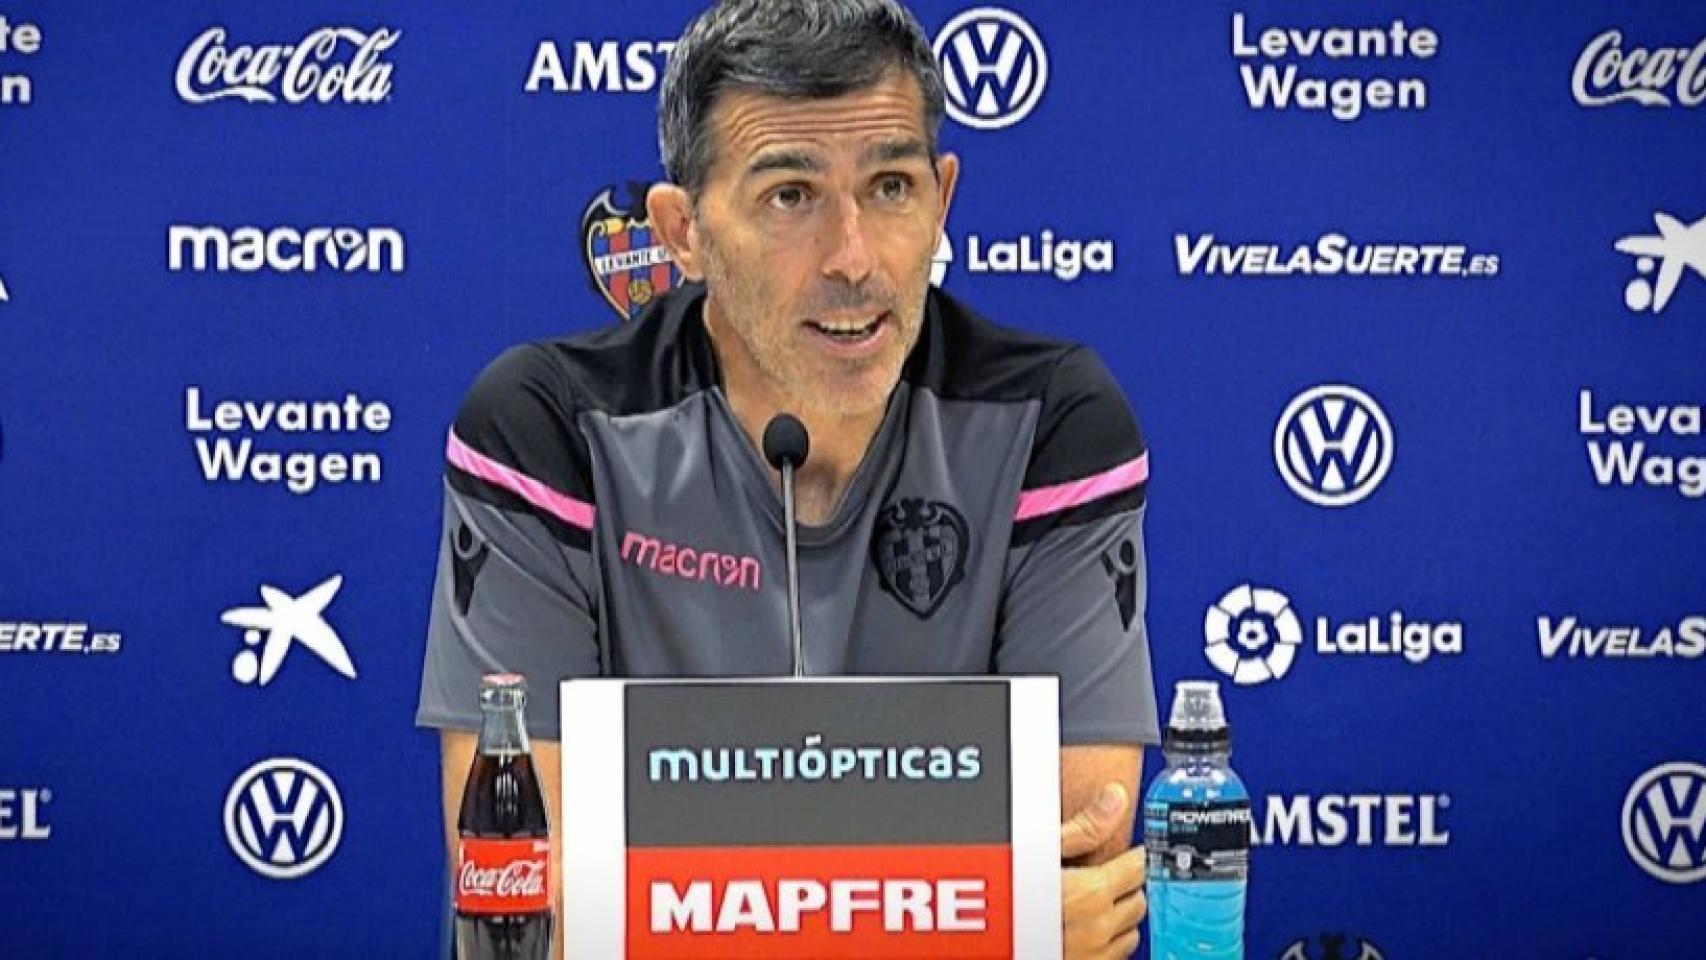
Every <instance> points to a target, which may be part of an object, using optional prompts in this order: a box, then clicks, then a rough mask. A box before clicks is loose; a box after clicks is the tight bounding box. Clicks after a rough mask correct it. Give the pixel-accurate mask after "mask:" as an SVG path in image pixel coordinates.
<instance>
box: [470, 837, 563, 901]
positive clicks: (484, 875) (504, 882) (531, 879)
mask: <svg viewBox="0 0 1706 960" xmlns="http://www.w3.org/2000/svg"><path fill="white" fill-rule="evenodd" d="M456 859H457V863H456V911H457V912H458V913H484V914H509V913H542V912H544V911H546V910H549V909H551V842H550V841H549V840H534V839H527V840H483V839H479V838H477V837H463V838H462V843H461V844H460V852H459V853H458V855H457V858H456Z"/></svg>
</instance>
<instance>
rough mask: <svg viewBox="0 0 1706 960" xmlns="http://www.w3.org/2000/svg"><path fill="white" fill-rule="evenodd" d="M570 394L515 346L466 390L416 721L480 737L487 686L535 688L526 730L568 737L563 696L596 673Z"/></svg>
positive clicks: (580, 455)
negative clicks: (517, 681)
mask: <svg viewBox="0 0 1706 960" xmlns="http://www.w3.org/2000/svg"><path fill="white" fill-rule="evenodd" d="M572 396H573V394H572V393H571V392H569V391H568V389H567V386H566V384H564V383H563V382H561V376H560V374H558V372H557V371H556V370H555V368H554V367H553V365H552V362H551V358H550V357H549V356H548V355H547V354H545V353H544V352H543V348H540V347H534V346H527V347H518V348H516V349H514V350H511V351H509V352H508V353H505V354H504V355H503V356H502V357H499V358H498V359H497V360H496V361H494V362H493V363H492V365H491V366H489V367H488V368H487V369H486V370H485V371H484V372H483V373H481V375H480V377H479V378H478V379H477V380H476V381H475V383H474V386H473V387H472V388H471V389H470V390H469V392H468V396H467V398H466V399H465V400H464V401H463V404H462V408H461V411H460V412H459V413H458V414H457V417H456V422H455V425H454V426H453V427H452V428H451V431H450V435H449V437H448V439H447V441H446V451H445V460H446V463H445V489H444V521H443V530H442V540H441V543H440V547H439V556H438V567H437V572H436V576H435V582H434V586H433V597H432V615H431V619H430V622H429V625H428V628H427V643H426V657H425V663H424V665H423V667H422V670H421V688H420V699H419V702H418V705H417V708H416V712H415V722H416V723H418V724H420V725H421V726H426V727H439V728H449V729H463V730H477V729H479V725H480V706H479V690H480V678H481V676H483V675H484V674H487V673H517V674H520V675H521V676H522V677H524V678H525V679H526V688H527V725H528V730H529V732H530V733H531V734H532V735H534V736H536V737H539V738H542V739H549V740H554V739H557V738H558V735H559V729H558V725H559V721H558V695H557V685H558V683H559V681H561V680H562V679H564V678H566V677H581V676H598V675H600V674H601V673H602V672H604V671H603V663H604V662H605V657H604V656H603V655H602V653H601V648H600V643H599V631H598V608H597V597H598V592H597V589H596V584H597V577H596V572H595V570H594V566H593V558H592V555H591V545H592V539H591V531H592V524H593V519H594V516H595V512H596V508H595V507H594V505H593V498H592V488H591V482H590V470H589V469H588V462H587V457H588V454H587V450H586V444H585V440H584V438H583V437H582V436H581V434H580V432H579V428H578V427H577V426H576V425H575V418H574V410H573V404H572V399H571V398H572Z"/></svg>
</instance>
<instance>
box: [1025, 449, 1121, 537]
mask: <svg viewBox="0 0 1706 960" xmlns="http://www.w3.org/2000/svg"><path fill="white" fill-rule="evenodd" d="M1148 479H1149V452H1148V451H1147V450H1146V451H1144V452H1143V453H1142V454H1141V455H1139V456H1138V457H1137V458H1135V459H1132V460H1127V461H1126V462H1125V463H1122V464H1120V465H1119V466H1117V467H1114V468H1113V469H1111V470H1104V471H1102V472H1101V473H1097V474H1092V475H1090V476H1088V477H1085V478H1084V479H1082V480H1071V481H1068V482H1066V483H1057V484H1055V485H1054V486H1052V487H1038V488H1037V489H1035V490H1022V491H1020V492H1019V509H1018V510H1017V511H1015V512H1014V514H1013V522H1015V523H1017V522H1019V521H1021V520H1031V519H1034V518H1036V517H1046V516H1048V515H1049V514H1051V513H1059V512H1060V511H1062V510H1070V509H1071V508H1073V507H1077V506H1082V505H1084V504H1086V503H1090V502H1091V501H1094V500H1100V499H1102V498H1103V497H1108V496H1112V495H1114V494H1116V493H1123V492H1125V491H1127V490H1130V489H1131V488H1132V487H1135V486H1137V485H1138V484H1140V483H1143V482H1144V481H1146V480H1148Z"/></svg>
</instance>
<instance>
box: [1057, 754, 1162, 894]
mask: <svg viewBox="0 0 1706 960" xmlns="http://www.w3.org/2000/svg"><path fill="white" fill-rule="evenodd" d="M1142 780H1143V749H1142V748H1141V747H1139V746H1137V745H1135V744H1123V743H1115V744H1092V745H1086V746H1077V747H1072V746H1067V747H1062V748H1061V749H1060V810H1061V813H1062V815H1064V816H1066V817H1072V816H1075V815H1078V814H1080V813H1085V817H1086V820H1088V819H1089V817H1090V815H1089V814H1088V813H1087V811H1089V810H1090V808H1091V805H1092V804H1094V803H1095V801H1096V795H1097V794H1098V793H1100V792H1101V790H1102V788H1103V787H1104V786H1106V785H1108V784H1110V783H1117V784H1120V785H1121V786H1123V787H1125V790H1126V796H1127V797H1129V798H1132V802H1128V803H1127V804H1126V805H1125V810H1124V812H1123V813H1121V814H1120V815H1119V818H1118V820H1117V821H1115V822H1114V824H1113V826H1112V829H1111V830H1110V831H1109V835H1108V836H1107V837H1106V838H1105V839H1104V840H1102V842H1101V843H1100V844H1099V845H1098V846H1097V847H1095V849H1093V850H1091V851H1090V852H1089V853H1085V854H1081V855H1078V856H1073V857H1069V858H1067V864H1066V865H1067V866H1073V867H1090V866H1096V865H1097V864H1102V863H1106V862H1108V861H1109V860H1112V859H1114V858H1115V857H1117V856H1119V855H1120V854H1122V853H1124V852H1126V850H1127V849H1128V848H1129V847H1130V846H1131V839H1132V836H1131V834H1132V825H1133V824H1134V823H1135V822H1136V819H1137V806H1138V805H1137V803H1136V802H1135V798H1136V797H1137V791H1138V788H1139V786H1140V784H1141V783H1142ZM1097 824H1098V825H1099V826H1098V829H1097V832H1098V833H1100V832H1102V829H1103V828H1102V827H1101V826H1100V825H1101V824H1102V821H1100V820H1098V821H1097ZM1083 825H1084V826H1086V827H1089V826H1090V824H1089V823H1083Z"/></svg>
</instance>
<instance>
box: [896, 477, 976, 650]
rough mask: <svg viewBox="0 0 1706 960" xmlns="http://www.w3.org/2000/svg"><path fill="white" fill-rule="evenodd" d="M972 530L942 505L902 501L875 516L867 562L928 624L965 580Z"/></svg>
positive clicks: (925, 501)
mask: <svg viewBox="0 0 1706 960" xmlns="http://www.w3.org/2000/svg"><path fill="white" fill-rule="evenodd" d="M970 547H971V531H970V530H969V529H967V527H966V520H965V517H962V516H960V512H959V511H958V510H955V509H954V508H953V507H951V506H949V505H948V504H945V503H938V502H937V501H935V500H925V499H923V498H921V497H903V498H902V499H901V500H900V502H899V503H891V504H889V505H888V506H886V507H884V508H883V512H882V513H880V514H878V515H877V527H876V530H875V532H874V535H873V537H872V540H871V559H872V560H873V561H874V562H875V563H876V565H877V575H878V577H879V578H880V579H881V581H882V585H883V590H885V591H887V593H888V594H889V595H890V596H892V597H894V598H895V599H896V600H899V601H900V602H901V605H903V606H905V607H906V609H908V610H911V611H912V612H913V614H914V615H915V616H917V617H918V619H920V620H927V619H929V618H930V615H931V614H933V613H935V612H936V608H937V607H939V606H941V605H942V601H943V600H946V599H947V598H948V593H949V591H951V590H953V589H954V586H955V585H956V584H958V583H959V582H960V581H961V580H962V579H964V578H965V572H966V551H967V550H968V549H970Z"/></svg>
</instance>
